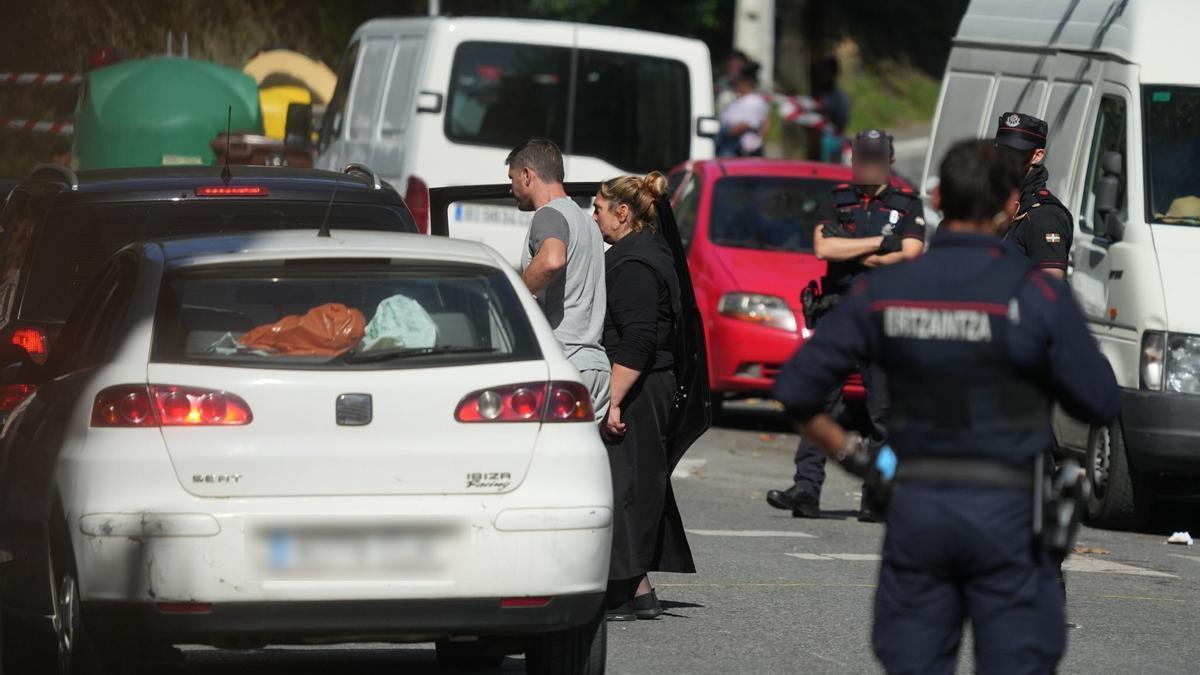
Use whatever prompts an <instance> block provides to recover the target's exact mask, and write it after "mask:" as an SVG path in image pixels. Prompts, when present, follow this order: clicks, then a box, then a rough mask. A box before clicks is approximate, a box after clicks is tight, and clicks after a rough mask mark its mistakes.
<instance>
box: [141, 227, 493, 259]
mask: <svg viewBox="0 0 1200 675" xmlns="http://www.w3.org/2000/svg"><path fill="white" fill-rule="evenodd" d="M133 246H134V247H136V248H142V249H145V248H154V247H156V248H158V249H159V250H161V252H162V257H163V258H164V260H165V262H166V264H167V266H168V267H172V268H181V267H190V266H193V265H219V264H225V263H237V262H247V261H257V260H284V259H296V258H304V259H310V260H317V259H322V258H342V259H344V258H384V257H394V258H413V259H420V260H433V261H441V262H468V263H474V264H479V265H487V266H489V267H502V266H503V265H504V262H503V260H502V259H501V258H500V255H499V254H498V253H496V252H495V251H494V250H492V249H491V248H489V247H487V246H485V245H483V244H481V243H478V242H474V241H467V240H464V239H450V238H447V237H436V236H429V235H424V234H410V233H404V232H374V231H370V232H368V231H361V230H338V229H337V228H336V226H335V227H333V228H331V231H330V236H329V237H319V236H317V232H316V230H288V231H272V232H247V233H241V234H230V235H207V236H200V237H180V238H174V239H160V240H156V241H150V242H145V243H141V244H134V245H133Z"/></svg>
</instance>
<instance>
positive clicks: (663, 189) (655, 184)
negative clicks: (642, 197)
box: [642, 171, 667, 201]
mask: <svg viewBox="0 0 1200 675" xmlns="http://www.w3.org/2000/svg"><path fill="white" fill-rule="evenodd" d="M642 191H643V192H645V193H646V194H647V195H649V196H650V198H651V199H653V200H655V201H658V200H659V199H662V198H663V197H665V196H666V194H667V177H666V176H664V175H662V173H660V172H658V171H651V172H650V173H648V174H646V177H645V178H643V179H642Z"/></svg>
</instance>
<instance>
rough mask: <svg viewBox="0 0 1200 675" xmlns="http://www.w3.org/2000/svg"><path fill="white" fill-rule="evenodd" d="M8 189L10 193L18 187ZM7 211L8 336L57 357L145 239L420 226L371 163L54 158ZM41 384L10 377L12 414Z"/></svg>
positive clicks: (5, 406) (1, 272)
mask: <svg viewBox="0 0 1200 675" xmlns="http://www.w3.org/2000/svg"><path fill="white" fill-rule="evenodd" d="M6 194H7V193H6ZM0 203H2V204H3V211H2V212H0V228H2V233H0V343H10V342H11V343H13V344H17V345H20V346H22V347H24V348H25V349H26V350H27V351H28V352H29V354H30V356H32V357H33V359H34V360H35V361H38V362H42V361H44V360H45V358H46V355H47V353H48V352H49V350H50V349H51V348H52V347H53V344H54V341H55V338H56V337H57V335H58V330H59V328H60V327H61V326H62V323H63V321H65V320H66V317H67V314H68V312H70V310H71V306H72V305H73V304H74V303H75V301H76V300H77V299H78V298H79V296H80V295H81V294H82V291H83V289H84V288H85V287H86V286H87V284H88V283H90V282H91V280H92V277H93V276H94V275H95V274H96V273H97V272H98V271H99V270H100V268H101V266H102V265H103V264H104V262H105V261H106V260H107V259H108V257H109V256H110V255H112V254H113V253H115V252H116V251H117V250H119V249H121V248H123V247H124V246H126V245H128V244H131V243H133V242H136V241H141V240H144V239H160V238H164V237H172V236H180V235H197V234H213V233H229V232H248V231H262V230H288V229H312V230H313V231H314V233H315V232H316V231H317V230H318V229H319V228H320V227H321V225H322V223H323V222H324V221H325V220H326V219H328V222H329V224H330V225H331V226H332V228H333V229H334V230H337V229H355V230H389V231H396V232H417V226H416V224H415V222H414V221H413V217H412V214H411V213H410V212H409V209H408V207H407V206H406V205H405V203H404V200H403V199H402V198H401V197H400V195H399V194H398V193H397V192H396V190H395V189H393V188H392V186H391V185H389V184H388V183H386V182H382V181H380V180H379V179H378V178H376V176H375V175H374V174H373V173H372V172H371V171H370V170H369V169H367V168H366V167H363V166H360V165H354V164H352V165H350V166H348V167H346V170H345V172H344V173H334V172H329V171H318V170H315V169H292V168H284V167H266V166H235V167H230V168H229V169H228V170H227V171H224V170H223V169H222V168H221V167H215V166H188V167H148V168H133V169H106V170H101V171H81V172H79V173H75V172H74V171H71V170H70V169H68V168H66V167H63V166H57V165H42V166H39V167H37V168H35V169H34V170H33V172H32V173H31V174H30V175H29V176H28V177H27V178H25V179H24V180H23V181H21V182H20V184H19V185H17V186H16V188H15V189H14V190H13V191H12V193H11V195H9V196H8V201H7V202H0ZM31 390H32V387H31V386H29V385H14V386H6V387H0V416H3V415H4V414H5V413H7V412H8V411H10V410H12V409H13V408H14V407H16V405H17V404H18V403H20V401H21V400H22V399H23V398H24V397H25V396H26V395H28V393H29V392H30V391H31Z"/></svg>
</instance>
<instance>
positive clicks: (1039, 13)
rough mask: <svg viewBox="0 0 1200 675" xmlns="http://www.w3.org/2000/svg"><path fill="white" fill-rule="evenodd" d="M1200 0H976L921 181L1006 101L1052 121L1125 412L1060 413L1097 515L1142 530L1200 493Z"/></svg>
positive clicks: (1096, 316) (1081, 273) (1054, 160)
mask: <svg viewBox="0 0 1200 675" xmlns="http://www.w3.org/2000/svg"><path fill="white" fill-rule="evenodd" d="M1197 25H1200V2H1196V0H973V1H972V2H971V5H970V7H969V8H968V9H967V12H966V15H965V16H964V18H963V20H962V23H961V25H960V26H959V31H958V35H957V36H956V37H955V39H954V47H953V50H952V52H951V54H950V59H949V62H948V64H947V70H946V75H945V80H944V81H943V84H942V92H941V98H940V100H939V102H938V109H937V114H936V117H935V120H934V133H933V137H932V139H931V143H930V148H929V153H928V156H927V157H926V163H925V180H924V181H922V185H923V190H924V191H925V192H928V191H929V189H930V188H931V186H932V185H935V184H936V182H937V176H936V174H937V166H938V164H939V163H940V162H941V159H942V157H943V155H944V154H945V152H946V150H947V149H948V148H949V147H950V146H951V145H952V144H953V143H954V142H955V141H958V140H961V139H963V138H983V137H990V136H992V135H993V134H994V133H995V127H996V124H997V120H998V119H999V116H1000V115H1001V114H1002V113H1003V112H1005V111H1010V110H1012V111H1019V112H1024V113H1029V114H1032V115H1036V116H1038V117H1041V118H1042V119H1045V120H1046V121H1047V123H1048V124H1049V128H1050V133H1049V143H1048V146H1047V157H1046V166H1047V168H1048V169H1049V171H1050V187H1051V189H1052V190H1053V191H1054V192H1055V193H1056V194H1057V195H1058V196H1059V198H1060V199H1062V201H1063V203H1065V204H1066V205H1067V206H1068V208H1070V210H1071V212H1072V213H1073V214H1074V216H1075V241H1074V247H1073V250H1072V269H1070V270H1069V281H1070V284H1071V287H1072V288H1073V289H1074V292H1075V295H1076V297H1077V298H1078V300H1079V302H1080V304H1081V306H1082V307H1083V310H1084V312H1085V314H1086V316H1087V320H1088V323H1089V325H1090V327H1091V331H1092V333H1093V335H1095V336H1096V339H1097V341H1098V342H1099V344H1100V348H1101V350H1102V351H1103V353H1104V354H1105V355H1106V356H1107V357H1108V360H1109V363H1110V364H1111V365H1112V367H1113V370H1114V371H1115V372H1116V376H1117V381H1118V382H1119V383H1120V385H1121V387H1122V394H1123V404H1122V414H1121V418H1120V420H1119V421H1118V422H1117V423H1115V424H1114V425H1112V426H1111V427H1108V428H1088V427H1087V426H1085V425H1082V424H1081V423H1079V422H1076V421H1075V420H1072V419H1070V418H1068V417H1067V416H1066V415H1064V414H1061V412H1060V413H1059V414H1056V415H1055V436H1056V439H1057V441H1058V444H1059V446H1060V449H1061V450H1062V451H1063V452H1064V453H1067V454H1075V455H1077V456H1081V457H1082V458H1084V459H1085V465H1086V467H1087V473H1088V477H1089V479H1090V482H1091V484H1092V493H1093V494H1092V497H1091V500H1090V503H1089V508H1088V515H1089V518H1090V520H1091V522H1093V523H1094V524H1101V525H1106V526H1112V527H1135V526H1137V525H1138V524H1140V523H1142V522H1144V520H1145V518H1146V516H1147V515H1148V513H1149V510H1150V507H1151V506H1152V504H1153V501H1154V500H1155V498H1156V497H1159V496H1164V495H1167V494H1171V493H1177V492H1181V491H1182V492H1183V493H1190V494H1193V495H1194V494H1197V493H1200V481H1197V480H1196V478H1197V477H1200V301H1198V300H1197V295H1196V294H1197V289H1200V68H1197V67H1196V66H1195V60H1194V59H1193V57H1192V56H1191V55H1190V53H1189V51H1188V47H1189V46H1190V45H1193V44H1194V43H1195V41H1196V28H1195V27H1196V26H1197Z"/></svg>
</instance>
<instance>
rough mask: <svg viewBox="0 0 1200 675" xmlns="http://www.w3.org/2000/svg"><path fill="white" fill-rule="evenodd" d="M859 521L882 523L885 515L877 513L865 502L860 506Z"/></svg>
mask: <svg viewBox="0 0 1200 675" xmlns="http://www.w3.org/2000/svg"><path fill="white" fill-rule="evenodd" d="M858 522H860V523H882V522H883V516H882V515H880V514H879V513H876V512H875V510H874V509H872V508H871V507H870V506H868V505H867V504H865V503H864V504H861V505H860V506H859V507H858Z"/></svg>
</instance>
